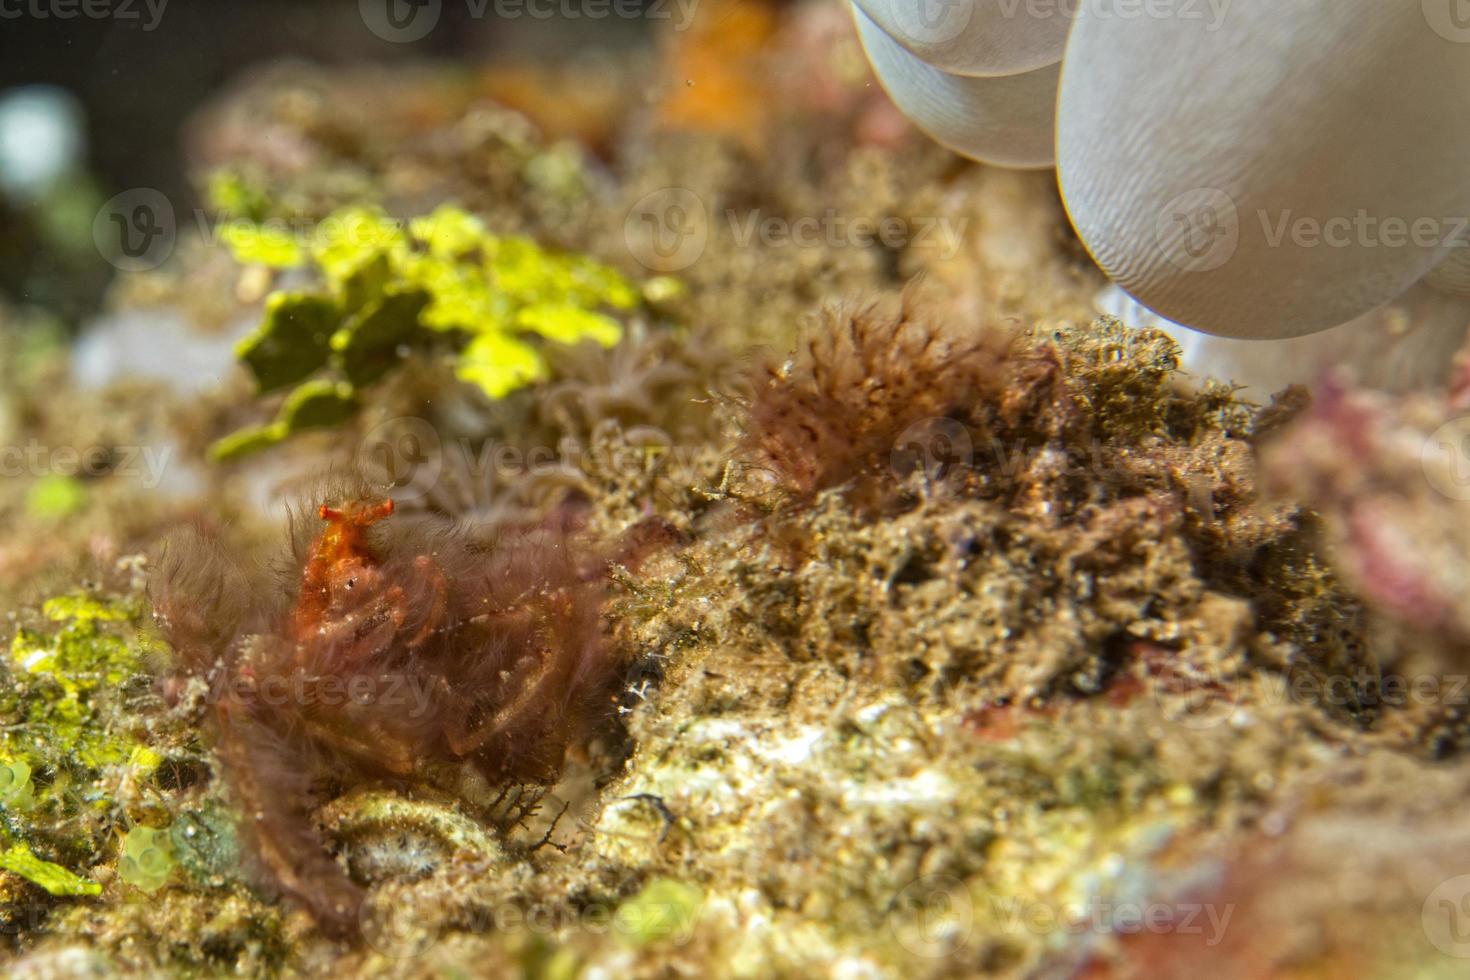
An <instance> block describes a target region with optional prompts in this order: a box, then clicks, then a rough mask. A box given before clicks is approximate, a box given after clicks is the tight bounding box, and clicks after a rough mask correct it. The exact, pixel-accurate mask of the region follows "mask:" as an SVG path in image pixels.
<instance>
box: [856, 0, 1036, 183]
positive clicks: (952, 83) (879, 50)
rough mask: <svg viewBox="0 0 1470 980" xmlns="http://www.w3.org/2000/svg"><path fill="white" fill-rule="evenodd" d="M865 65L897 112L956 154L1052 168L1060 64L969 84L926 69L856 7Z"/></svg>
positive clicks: (966, 79)
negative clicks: (871, 70)
mask: <svg viewBox="0 0 1470 980" xmlns="http://www.w3.org/2000/svg"><path fill="white" fill-rule="evenodd" d="M853 18H854V19H855V20H856V22H857V27H858V35H859V36H860V37H861V39H862V42H863V48H864V50H865V51H867V54H868V60H869V61H870V62H872V64H873V70H874V71H875V72H876V73H877V75H878V80H879V81H880V82H881V83H882V84H883V88H884V89H886V90H887V92H888V94H889V96H890V97H892V99H893V101H894V103H895V104H897V106H898V108H899V109H900V110H902V111H903V113H904V115H906V116H908V117H909V118H910V119H912V120H913V121H914V123H915V124H916V125H918V127H919V128H920V129H922V130H924V132H926V133H928V134H929V135H930V136H931V137H932V138H933V139H934V140H936V141H937V142H939V143H942V144H944V145H945V146H947V147H949V148H950V149H951V150H954V151H955V152H956V153H962V154H964V155H965V156H969V157H974V158H975V159H977V160H983V161H985V162H987V163H994V164H998V165H1000V166H1007V167H1019V168H1030V167H1049V166H1051V165H1052V163H1053V162H1054V161H1055V159H1056V153H1055V139H1054V137H1053V133H1052V129H1053V122H1054V119H1055V116H1056V94H1057V79H1058V75H1059V73H1060V66H1059V65H1051V66H1049V67H1045V68H1039V69H1037V70H1035V71H1029V72H1025V73H1022V74H1018V75H1006V76H1002V77H995V78H972V77H967V76H962V75H951V74H947V73H946V72H942V71H940V70H939V69H937V68H933V67H931V66H930V65H927V64H925V63H924V62H923V61H921V60H919V59H918V58H917V57H915V56H914V55H913V54H912V53H911V52H909V51H908V50H906V49H905V48H904V47H903V46H902V45H900V44H899V43H898V42H897V41H895V40H894V39H893V38H891V37H889V36H888V35H887V34H886V33H884V31H883V29H882V28H880V27H879V26H878V25H877V24H875V23H873V21H872V20H870V19H869V18H868V16H867V15H866V14H864V13H863V12H862V10H860V9H858V8H857V7H854V8H853Z"/></svg>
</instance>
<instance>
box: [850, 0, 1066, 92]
mask: <svg viewBox="0 0 1470 980" xmlns="http://www.w3.org/2000/svg"><path fill="white" fill-rule="evenodd" d="M853 5H854V6H855V7H857V9H858V10H860V11H862V12H863V13H864V14H866V15H867V16H868V19H869V20H870V21H872V22H873V23H874V24H875V25H877V26H878V27H881V28H882V29H883V32H884V33H886V34H887V35H888V36H889V37H891V38H892V39H893V40H895V41H897V42H898V43H899V44H900V45H901V46H902V47H903V48H905V49H906V50H907V51H908V52H909V53H911V54H912V55H914V57H916V58H918V59H919V60H920V61H922V62H923V63H924V64H926V65H928V66H929V67H931V68H936V69H938V70H939V71H942V72H945V73H947V74H951V75H968V76H973V77H981V76H996V75H1019V74H1021V73H1023V72H1030V71H1035V70H1036V69H1038V68H1049V67H1051V66H1052V65H1055V64H1057V63H1058V62H1060V61H1061V60H1062V50H1063V49H1064V48H1065V47H1066V44H1067V31H1068V29H1069V28H1070V27H1071V14H1070V11H1069V10H1068V5H1067V4H1066V3H1064V2H1062V0H1057V2H1055V3H1050V4H1040V3H1037V2H1036V0H853Z"/></svg>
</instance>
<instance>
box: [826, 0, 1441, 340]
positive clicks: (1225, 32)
mask: <svg viewBox="0 0 1470 980" xmlns="http://www.w3.org/2000/svg"><path fill="white" fill-rule="evenodd" d="M854 2H855V4H856V6H857V8H858V9H857V10H855V14H856V20H857V23H858V29H859V33H860V35H861V36H862V39H863V43H864V46H865V47H866V49H867V51H868V55H869V58H870V60H871V61H872V62H873V64H874V68H875V71H876V73H877V75H878V77H879V80H880V81H881V82H882V84H883V85H884V87H885V88H886V89H887V90H888V92H889V94H890V95H891V96H892V97H893V99H894V102H895V103H896V104H897V105H898V106H899V108H900V109H901V110H903V111H904V112H905V113H906V114H908V115H909V116H910V117H911V118H912V119H914V121H915V122H916V123H917V124H918V125H919V126H920V128H922V129H924V130H926V131H927V132H928V133H929V134H930V135H931V136H933V137H934V138H935V139H936V140H938V141H939V142H941V143H944V144H945V145H947V146H949V147H950V148H952V149H954V150H956V151H957V152H960V153H962V154H965V155H967V156H970V157H973V158H975V159H978V160H982V161H984V162H987V163H993V164H999V165H1003V166H1013V167H1035V166H1044V165H1046V164H1047V163H1048V161H1049V160H1050V159H1051V156H1050V153H1049V152H1048V150H1049V146H1052V145H1054V146H1055V152H1056V163H1057V168H1058V173H1059V182H1060V185H1061V189H1062V193H1063V198H1064V201H1065V203H1066V205H1067V208H1068V212H1069V214H1070V215H1071V218H1072V221H1073V224H1074V226H1075V227H1076V229H1077V232H1078V234H1079V236H1080V237H1081V239H1082V241H1083V243H1084V244H1085V245H1086V246H1087V247H1088V249H1089V250H1090V251H1091V253H1092V255H1093V257H1094V258H1095V259H1096V260H1097V262H1098V264H1099V266H1100V267H1101V268H1102V270H1103V271H1104V272H1105V273H1106V274H1107V275H1108V276H1109V277H1110V278H1111V279H1113V280H1114V281H1115V282H1116V283H1118V284H1119V285H1120V286H1122V287H1123V289H1125V290H1126V291H1127V292H1128V293H1129V294H1130V295H1131V296H1133V297H1134V298H1136V299H1137V300H1138V301H1139V302H1140V303H1142V304H1143V305H1144V306H1146V307H1148V308H1149V309H1151V310H1154V311H1156V312H1157V313H1159V314H1160V315H1162V316H1164V317H1167V318H1168V319H1169V320H1172V321H1175V322H1177V323H1181V324H1184V325H1187V326H1190V327H1193V328H1195V329H1200V330H1205V331H1208V332H1211V333H1216V334H1219V335H1222V336H1228V337H1239V338H1284V337H1294V336H1300V335H1304V334H1308V333H1312V332H1314V331H1318V330H1324V329H1327V328H1330V327H1333V326H1336V325H1339V324H1344V323H1347V322H1349V321H1353V320H1355V319H1356V318H1359V317H1362V316H1363V315H1364V314H1366V313H1368V312H1370V311H1372V310H1375V309H1376V308H1378V307H1380V306H1382V305H1383V304H1385V303H1387V302H1388V301H1390V300H1393V299H1394V298H1395V297H1396V296H1399V295H1400V294H1402V293H1404V292H1405V291H1406V290H1407V289H1408V288H1409V287H1410V286H1412V285H1414V284H1415V283H1416V282H1418V281H1419V280H1421V279H1423V280H1424V281H1425V282H1427V283H1429V284H1431V285H1434V286H1435V287H1437V288H1440V289H1443V290H1444V291H1446V292H1448V293H1451V294H1454V295H1460V296H1465V297H1470V246H1467V247H1460V248H1452V244H1453V243H1452V239H1453V236H1454V235H1455V234H1456V233H1457V232H1459V231H1462V230H1463V227H1462V226H1463V216H1466V215H1470V180H1467V179H1466V167H1465V166H1464V163H1465V161H1467V160H1470V124H1467V122H1466V119H1465V114H1464V112H1463V111H1462V109H1463V108H1464V104H1465V100H1464V95H1465V94H1466V93H1470V37H1459V36H1456V35H1455V34H1454V32H1453V31H1449V30H1447V29H1445V28H1444V25H1436V24H1435V23H1434V19H1433V18H1432V17H1431V16H1429V12H1428V8H1427V7H1426V6H1425V5H1423V4H1419V3H1412V2H1408V0H1333V2H1332V3H1330V4H1328V3H1324V2H1322V0H1231V2H1230V3H1228V4H1226V5H1223V6H1216V5H1209V6H1210V9H1209V11H1208V16H1199V15H1198V14H1199V7H1198V5H1193V4H1184V3H1176V4H1165V5H1162V6H1159V7H1156V8H1155V7H1147V6H1146V7H1145V8H1144V9H1143V10H1142V12H1141V13H1140V14H1137V15H1133V16H1123V15H1122V12H1121V8H1120V7H1119V5H1118V4H1117V3H1114V2H1110V0H1078V2H1077V3H1075V4H1067V3H1058V4H1052V5H1037V4H1030V3H1026V2H1024V0H854ZM1052 7H1055V8H1056V9H1059V10H1066V11H1067V12H1068V13H1070V14H1071V15H1072V16H1071V17H1070V18H1068V17H1066V16H1063V18H1062V20H1063V21H1067V22H1069V23H1070V26H1071V30H1070V33H1069V34H1068V35H1067V38H1066V44H1065V51H1064V55H1065V56H1064V57H1062V58H1061V60H1060V63H1059V64H1058V63H1055V62H1051V61H1050V60H1048V59H1050V58H1051V57H1053V56H1058V57H1060V55H1061V52H1059V51H1058V49H1057V45H1058V40H1057V35H1058V34H1059V33H1064V31H1058V30H1057V20H1056V18H1054V17H1053V18H1051V19H1047V18H1046V17H1045V16H1037V13H1038V12H1040V13H1041V14H1044V13H1045V12H1046V11H1047V10H1049V9H1051V8H1052ZM1191 11H1193V12H1194V14H1191ZM1008 44H1009V45H1011V47H1010V48H1007V45H1008ZM1007 50H1008V51H1011V52H1013V54H1012V55H1010V56H1009V57H1010V60H1007V57H1008V56H1007V55H1006V54H1005V53H1004V51H1007ZM997 52H1002V53H1000V54H997ZM1033 65H1035V66H1033ZM1058 68H1059V69H1060V72H1059V73H1060V81H1059V88H1058V92H1057V93H1056V95H1057V98H1056V102H1055V104H1053V103H1052V102H1051V101H1050V100H1049V96H1050V94H1051V93H1049V92H1048V84H1049V83H1050V82H1051V76H1050V73H1051V72H1054V71H1057V70H1058ZM1042 73H1046V74H1042ZM1053 116H1055V130H1054V133H1055V136H1054V137H1053V134H1052V131H1051V130H1050V129H1048V128H1047V127H1049V126H1050V125H1051V124H1052V121H1053ZM1436 267H1437V268H1436ZM1431 270H1434V271H1433V273H1432V274H1430V275H1428V276H1427V277H1426V274H1429V273H1431Z"/></svg>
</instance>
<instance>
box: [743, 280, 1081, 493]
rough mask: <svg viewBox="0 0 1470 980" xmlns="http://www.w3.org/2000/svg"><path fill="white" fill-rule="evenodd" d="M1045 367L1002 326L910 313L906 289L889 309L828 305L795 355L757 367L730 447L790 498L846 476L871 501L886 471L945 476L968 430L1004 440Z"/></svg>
mask: <svg viewBox="0 0 1470 980" xmlns="http://www.w3.org/2000/svg"><path fill="white" fill-rule="evenodd" d="M1056 366H1057V365H1056V364H1055V363H1054V362H1049V361H1048V360H1047V359H1046V358H1045V357H1044V356H1041V355H1038V354H1037V353H1036V352H1035V351H1031V350H1023V349H1022V348H1021V347H1019V346H1018V344H1017V343H1016V340H1015V338H1014V337H1012V336H1009V335H1007V334H1006V333H1005V332H1003V331H994V330H991V331H982V332H978V333H971V334H970V335H968V336H965V335H961V334H960V333H959V332H958V331H956V330H952V329H947V328H946V327H944V326H941V325H939V324H938V323H936V322H935V321H932V320H930V319H927V318H923V317H920V316H919V315H917V313H916V310H915V308H914V305H913V303H912V302H911V300H910V299H909V298H907V297H906V298H905V301H904V303H903V305H902V307H901V309H900V310H899V312H898V313H896V314H891V315H890V314H885V313H882V312H881V311H880V310H879V309H878V308H877V307H876V306H868V307H864V308H861V309H858V310H856V311H845V310H841V309H829V310H827V311H825V312H824V314H823V316H822V319H821V321H820V322H819V323H817V324H816V325H815V329H812V330H810V331H808V332H807V334H806V336H805V338H804V340H803V341H802V344H801V346H800V347H799V348H798V349H797V351H796V353H795V354H794V355H792V356H791V357H790V358H788V359H786V360H785V361H784V362H780V361H776V360H774V359H767V360H766V361H764V362H763V363H761V364H760V365H759V366H758V368H757V371H756V379H755V393H754V395H753V397H752V398H751V400H750V403H749V406H748V411H747V419H746V427H745V436H744V439H743V441H742V444H741V447H740V454H741V456H742V457H743V458H744V459H746V460H748V461H750V462H751V463H752V464H753V466H754V468H755V469H756V470H757V471H759V472H763V473H764V474H766V477H767V479H768V480H770V481H771V482H774V483H775V485H776V486H777V487H778V488H780V489H781V490H782V491H783V492H784V493H786V494H787V495H789V497H790V498H792V499H794V500H795V501H797V502H801V501H808V500H810V499H811V498H812V497H814V496H815V495H816V494H817V493H819V492H821V491H823V490H827V489H831V488H834V487H839V486H842V485H844V484H848V485H850V493H849V496H850V497H851V498H852V499H853V500H854V501H856V502H858V503H860V504H869V505H874V504H877V503H878V502H879V501H878V500H877V499H876V497H875V495H877V496H879V497H881V496H882V495H883V494H885V493H887V492H889V491H891V490H892V489H893V485H894V482H895V480H894V478H895V477H897V478H899V479H902V478H903V477H905V476H907V475H909V474H910V473H912V472H913V471H915V470H925V471H926V473H927V475H932V476H938V477H947V476H950V475H953V473H952V470H953V468H954V464H955V463H956V462H960V463H968V458H967V457H968V455H969V450H970V449H972V448H973V442H972V439H973V436H975V435H977V434H978V435H982V436H983V437H986V438H990V439H1000V438H1005V437H1007V436H1008V435H1009V433H1010V432H1011V430H1013V429H1014V428H1015V426H1016V422H1017V420H1018V419H1019V418H1021V417H1022V416H1023V415H1026V414H1029V413H1032V412H1033V411H1034V408H1035V404H1034V403H1036V402H1037V401H1038V400H1042V401H1048V400H1051V395H1050V391H1049V389H1050V388H1051V386H1050V385H1049V384H1048V383H1047V382H1048V379H1049V378H1050V377H1051V376H1052V375H1053V374H1054V373H1055V368H1056ZM961 443H963V444H961ZM958 457H965V458H963V459H960V458H958Z"/></svg>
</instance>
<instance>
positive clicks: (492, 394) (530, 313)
mask: <svg viewBox="0 0 1470 980" xmlns="http://www.w3.org/2000/svg"><path fill="white" fill-rule="evenodd" d="M220 240H221V241H223V242H224V243H225V244H226V245H227V246H228V247H229V248H230V249H231V251H232V252H233V254H234V256H235V258H236V259H237V260H238V261H240V262H242V263H245V264H249V265H256V266H264V267H267V268H271V269H277V270H280V269H294V268H301V267H306V266H310V267H312V268H314V269H315V271H316V272H317V273H318V275H319V277H320V280H321V284H320V286H317V287H313V288H306V289H289V290H281V291H278V292H275V293H272V294H271V295H270V296H269V297H268V298H267V299H266V304H265V316H264V318H263V319H262V321H261V323H260V324H259V326H258V327H257V328H256V329H255V330H254V331H253V332H252V333H251V334H250V335H249V336H247V337H246V338H245V339H243V340H242V341H241V342H240V344H239V347H238V348H237V355H238V356H239V358H240V360H241V361H242V362H243V363H244V364H245V365H246V366H247V367H248V368H249V369H250V371H251V373H252V374H253V375H254V377H255V381H256V387H257V390H258V392H259V393H260V394H270V393H273V392H280V391H288V392H289V393H288V394H287V395H286V397H285V400H284V401H283V402H282V404H281V406H280V409H279V411H278V413H277V415H276V418H275V419H274V420H273V421H272V422H270V423H267V424H265V425H261V426H256V427H252V428H248V429H244V430H241V431H239V432H235V433H233V434H231V435H229V436H226V437H225V438H224V439H221V440H220V441H219V442H217V443H216V444H215V445H214V447H213V448H212V455H213V456H214V458H215V459H217V460H224V459H231V458H234V457H237V456H240V455H243V454H245V453H248V452H252V451H255V450H258V449H262V448H265V447H267V446H271V445H274V444H276V443H278V442H281V441H282V440H283V439H285V438H287V437H288V436H290V435H292V434H293V433H295V432H299V431H301V430H303V429H309V428H317V427H324V426H332V425H337V424H339V423H341V422H344V421H346V420H347V419H348V418H350V417H351V416H352V415H353V413H354V412H355V411H356V409H357V406H358V402H359V397H360V394H361V392H362V390H363V389H364V388H366V387H367V386H368V385H371V384H372V383H373V382H375V381H377V380H378V379H379V378H381V377H383V376H384V375H385V374H387V373H388V372H389V371H391V370H392V369H393V368H395V367H396V366H397V365H398V364H399V363H400V362H401V361H402V360H403V359H404V358H406V357H408V356H410V355H411V354H415V353H426V352H429V351H431V350H432V349H434V348H435V347H449V348H450V349H452V350H453V352H454V356H455V365H456V368H455V370H456V374H457V376H458V377H459V379H460V380H461V381H464V382H466V383H467V384H471V385H474V386H475V387H477V388H478V389H479V390H480V391H482V392H484V394H485V395H486V396H487V397H489V398H491V399H500V398H504V397H505V396H506V395H508V394H510V393H511V392H513V391H516V390H517V389H519V388H523V387H525V386H527V385H531V384H534V383H537V382H540V381H544V380H546V379H547V377H548V376H549V368H548V365H547V362H546V358H545V355H544V354H543V351H542V345H543V344H546V343H553V344H563V345H574V344H578V343H581V342H583V341H588V340H590V341H593V342H594V343H597V344H599V345H601V346H603V347H612V346H614V345H616V344H617V343H618V342H619V341H620V340H621V339H622V337H623V323H622V321H620V320H619V319H618V318H617V316H618V315H619V314H627V313H629V312H630V311H632V310H634V309H635V308H637V307H638V306H639V305H640V303H641V302H643V296H642V295H641V294H640V292H639V290H638V288H637V287H635V286H634V285H633V284H632V283H631V282H629V281H628V280H627V279H625V278H624V277H623V276H622V275H621V274H620V273H619V272H617V271H616V270H615V269H613V268H611V267H610V266H607V265H604V264H602V263H600V262H597V261H596V260H594V259H591V258H588V257H586V256H581V255H572V254H564V253H559V252H553V251H550V250H548V249H545V248H542V247H541V246H540V245H538V244H536V243H535V242H533V241H531V240H530V239H527V238H520V237H508V236H499V235H495V234H492V233H491V232H490V231H488V230H487V229H486V228H485V226H484V224H483V223H482V222H481V221H480V220H479V219H478V218H476V217H475V216H474V215H472V214H469V213H467V212H465V211H463V210H461V209H459V208H456V207H452V206H449V205H445V206H442V207H440V208H438V209H437V210H435V211H434V212H433V213H432V214H429V215H427V216H425V217H420V218H415V219H413V220H412V221H409V222H407V223H406V224H405V223H403V222H400V221H397V220H394V219H392V218H390V217H389V216H388V215H386V214H385V213H384V212H382V211H380V210H378V209H376V208H370V207H349V208H344V209H342V210H340V211H337V212H335V213H334V214H332V215H329V216H328V217H327V218H325V219H323V220H322V221H321V223H320V224H318V225H317V226H316V227H315V228H314V229H313V230H312V232H311V233H310V234H309V235H307V236H305V237H304V239H303V238H298V237H297V236H295V235H293V234H292V233H291V231H290V230H289V229H288V228H287V227H286V226H285V225H283V224H278V223H271V222H265V223H257V222H255V221H252V220H250V219H248V218H235V219H232V220H230V221H229V222H227V223H226V224H225V225H224V226H223V227H222V228H221V229H220Z"/></svg>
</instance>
